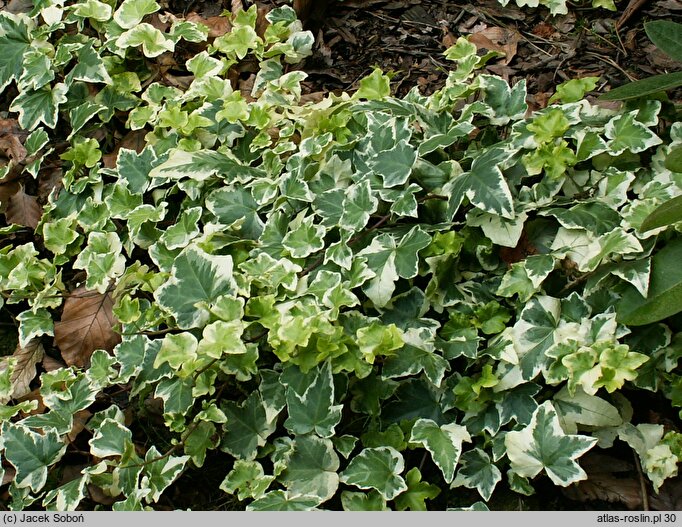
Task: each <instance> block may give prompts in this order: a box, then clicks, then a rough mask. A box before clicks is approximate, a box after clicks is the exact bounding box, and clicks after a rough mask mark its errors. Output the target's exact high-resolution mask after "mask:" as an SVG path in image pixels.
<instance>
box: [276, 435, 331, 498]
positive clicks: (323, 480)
mask: <svg viewBox="0 0 682 527" xmlns="http://www.w3.org/2000/svg"><path fill="white" fill-rule="evenodd" d="M338 468H339V457H338V456H337V455H336V453H335V452H334V447H333V445H332V442H331V441H330V440H329V439H321V438H319V437H317V436H315V435H305V436H300V435H299V436H297V437H296V439H295V440H294V449H293V451H292V453H291V455H290V457H289V459H288V463H287V468H286V469H285V470H284V472H282V474H281V475H280V477H279V480H280V481H281V482H282V483H283V484H284V485H285V486H286V488H287V490H288V491H289V492H290V493H291V494H293V495H307V496H317V497H319V499H320V502H323V501H326V500H328V499H330V498H331V497H332V496H334V494H335V492H336V489H337V488H338V486H339V475H338V474H337V473H336V471H337V470H338Z"/></svg>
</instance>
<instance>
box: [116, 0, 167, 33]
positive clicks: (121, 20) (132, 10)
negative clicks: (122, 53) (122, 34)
mask: <svg viewBox="0 0 682 527" xmlns="http://www.w3.org/2000/svg"><path fill="white" fill-rule="evenodd" d="M160 7H161V6H160V5H159V4H157V3H156V2H155V1H154V0H123V2H121V5H119V7H118V9H117V10H116V12H115V13H114V22H116V23H117V24H118V25H119V26H121V27H122V28H123V29H131V28H134V27H135V26H137V25H138V24H139V23H140V22H142V19H143V18H144V17H145V16H147V15H150V14H152V13H156V11H158V10H159V8H160Z"/></svg>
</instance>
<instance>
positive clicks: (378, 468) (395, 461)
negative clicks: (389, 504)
mask: <svg viewBox="0 0 682 527" xmlns="http://www.w3.org/2000/svg"><path fill="white" fill-rule="evenodd" d="M404 469H405V463H404V461H403V456H402V455H401V454H400V452H398V451H397V450H396V449H394V448H392V447H379V448H366V449H364V450H363V451H362V452H360V453H359V454H358V455H357V456H355V457H354V458H353V459H352V460H351V461H350V463H349V464H348V466H347V467H346V469H345V470H344V471H343V472H341V482H342V483H345V484H347V485H354V486H356V487H359V488H361V489H375V490H377V491H378V492H379V494H381V496H382V497H383V498H384V499H386V500H392V499H393V498H395V497H396V496H397V495H399V494H400V493H401V492H404V491H406V490H407V483H405V480H404V479H403V478H402V477H401V476H400V473H401V472H402V471H403V470H404Z"/></svg>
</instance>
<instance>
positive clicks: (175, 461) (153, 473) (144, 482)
mask: <svg viewBox="0 0 682 527" xmlns="http://www.w3.org/2000/svg"><path fill="white" fill-rule="evenodd" d="M187 461H189V456H166V455H161V453H160V452H159V451H158V450H157V449H156V447H154V446H152V447H151V448H150V449H149V450H147V453H146V454H145V456H144V469H143V475H142V479H141V481H140V487H141V488H146V489H149V494H148V495H147V497H146V499H147V501H153V502H157V501H159V498H160V497H161V494H162V493H163V491H164V490H166V489H167V488H168V486H169V485H170V484H171V483H173V482H174V481H175V480H176V479H177V478H178V477H179V476H180V474H181V473H182V471H183V470H184V468H185V465H186V464H187Z"/></svg>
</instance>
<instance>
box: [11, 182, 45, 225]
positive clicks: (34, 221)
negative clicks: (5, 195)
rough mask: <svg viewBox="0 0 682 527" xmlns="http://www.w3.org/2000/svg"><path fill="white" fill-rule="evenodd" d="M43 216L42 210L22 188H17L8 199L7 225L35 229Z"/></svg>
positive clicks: (36, 201) (34, 199)
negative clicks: (12, 224)
mask: <svg viewBox="0 0 682 527" xmlns="http://www.w3.org/2000/svg"><path fill="white" fill-rule="evenodd" d="M42 216H43V208H42V207H41V206H40V205H39V204H38V200H37V199H36V198H35V197H34V196H30V195H28V194H26V193H25V192H24V188H23V187H22V186H19V190H18V191H17V192H16V193H15V194H14V195H13V196H12V197H10V198H9V200H8V203H7V209H6V210H5V219H6V220H7V223H10V224H11V223H14V224H15V225H22V226H24V227H30V228H31V229H35V228H36V227H37V226H38V224H39V223H40V218H42Z"/></svg>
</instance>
